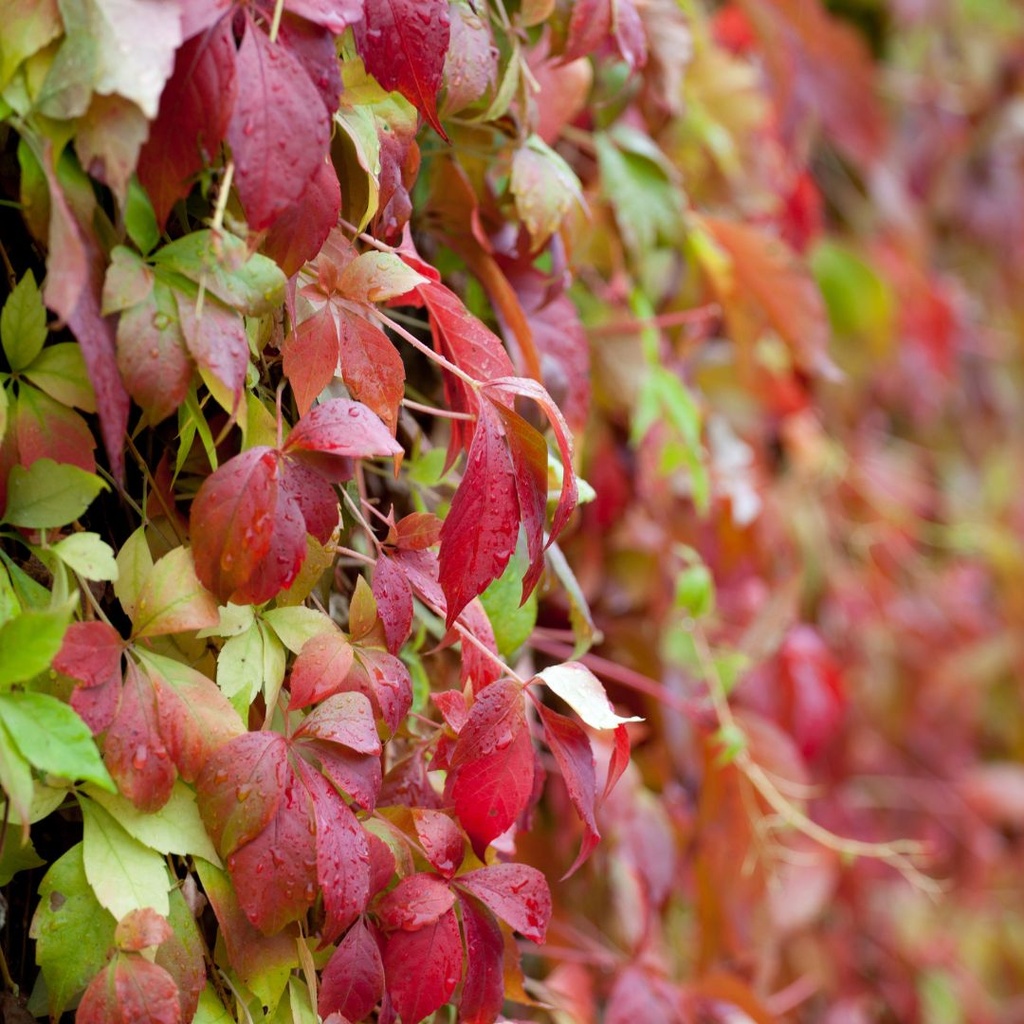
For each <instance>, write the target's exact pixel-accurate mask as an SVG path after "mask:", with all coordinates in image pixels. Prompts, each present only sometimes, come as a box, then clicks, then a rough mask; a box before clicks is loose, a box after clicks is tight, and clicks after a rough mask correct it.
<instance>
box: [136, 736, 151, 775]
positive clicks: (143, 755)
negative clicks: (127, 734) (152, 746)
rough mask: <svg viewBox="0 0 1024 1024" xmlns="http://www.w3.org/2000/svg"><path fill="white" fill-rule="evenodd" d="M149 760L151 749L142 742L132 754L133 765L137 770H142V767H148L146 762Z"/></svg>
mask: <svg viewBox="0 0 1024 1024" xmlns="http://www.w3.org/2000/svg"><path fill="white" fill-rule="evenodd" d="M148 760H149V750H148V749H147V748H146V747H144V746H143V745H142V744H141V743H140V744H139V745H138V746H137V747H136V748H135V753H134V754H132V767H133V768H134V769H135V770H136V771H137V772H141V771H142V769H143V768H145V767H146V762H147V761H148Z"/></svg>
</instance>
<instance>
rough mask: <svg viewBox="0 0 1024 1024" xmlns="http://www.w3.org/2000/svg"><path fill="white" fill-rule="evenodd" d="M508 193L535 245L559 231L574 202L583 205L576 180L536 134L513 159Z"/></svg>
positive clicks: (567, 166) (560, 158)
mask: <svg viewBox="0 0 1024 1024" xmlns="http://www.w3.org/2000/svg"><path fill="white" fill-rule="evenodd" d="M509 191H511V193H512V195H513V196H514V197H515V203H516V213H517V214H518V216H519V219H520V220H521V221H522V222H523V224H525V225H526V230H527V231H529V232H530V236H531V238H532V239H533V240H534V243H535V244H536V245H539V244H540V243H541V242H543V241H544V240H546V239H547V238H549V237H550V236H551V235H553V234H554V233H555V232H556V231H557V230H558V228H559V227H560V226H561V223H562V220H563V219H564V217H565V215H566V214H567V213H568V212H569V208H570V207H571V206H572V204H573V203H574V202H576V203H579V204H580V205H581V206H583V205H584V200H583V193H582V190H581V188H580V180H579V178H577V177H576V174H575V172H574V171H573V169H572V168H571V167H570V166H569V165H568V164H567V163H566V162H565V160H563V159H562V157H561V156H559V155H558V153H556V152H555V151H554V150H553V149H552V148H551V147H550V146H548V145H547V143H545V142H544V140H543V139H541V137H540V136H539V135H531V136H530V137H529V138H528V139H527V140H526V144H525V145H524V146H521V147H520V148H519V149H517V150H516V152H515V155H514V156H513V157H512V174H511V176H510V179H509Z"/></svg>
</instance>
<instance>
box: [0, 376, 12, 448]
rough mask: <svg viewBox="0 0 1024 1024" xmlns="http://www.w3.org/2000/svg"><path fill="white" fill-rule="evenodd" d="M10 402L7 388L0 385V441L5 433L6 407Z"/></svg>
mask: <svg viewBox="0 0 1024 1024" xmlns="http://www.w3.org/2000/svg"><path fill="white" fill-rule="evenodd" d="M9 404H10V403H9V402H8V399H7V388H4V387H0V441H3V439H4V435H5V434H6V433H7V407H8V405H9Z"/></svg>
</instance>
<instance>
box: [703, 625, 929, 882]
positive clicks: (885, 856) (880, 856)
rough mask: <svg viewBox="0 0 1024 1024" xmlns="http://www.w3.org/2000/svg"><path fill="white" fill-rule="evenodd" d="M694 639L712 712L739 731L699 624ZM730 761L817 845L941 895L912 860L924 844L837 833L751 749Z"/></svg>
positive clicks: (790, 823) (727, 726)
mask: <svg viewBox="0 0 1024 1024" xmlns="http://www.w3.org/2000/svg"><path fill="white" fill-rule="evenodd" d="M693 640H694V649H695V650H696V652H697V657H698V659H699V661H700V664H701V671H702V673H703V675H704V678H705V681H706V682H707V685H708V692H709V695H710V697H711V700H712V703H713V704H714V706H715V713H716V715H717V716H718V721H719V724H720V727H721V728H722V729H729V730H738V729H739V726H738V724H737V722H736V719H735V717H734V716H733V713H732V708H731V707H730V706H729V700H728V698H727V697H726V694H725V687H724V686H723V685H722V680H721V677H720V676H719V674H718V669H717V667H716V666H715V662H714V658H713V656H712V654H711V648H710V647H709V645H708V641H707V637H706V636H705V635H704V631H703V629H701V627H700V626H699V625H698V626H694V629H693ZM733 763H734V764H735V765H736V767H737V768H739V770H740V771H741V772H743V774H744V775H745V776H746V778H747V780H748V781H749V782H750V783H751V785H753V787H754V789H755V790H757V792H758V794H759V795H760V796H761V798H762V799H763V800H764V801H765V803H767V804H768V806H769V807H771V809H772V810H773V811H774V812H775V813H776V814H777V815H778V816H779V819H780V820H781V821H782V822H784V823H785V824H786V825H787V826H789V827H790V828H792V829H795V830H796V831H797V832H799V833H801V834H802V835H804V836H806V837H807V838H808V839H811V840H813V841H814V842H816V843H817V844H818V845H819V846H822V847H824V848H825V849H826V850H831V851H832V852H833V853H837V854H839V856H840V857H847V858H855V857H865V858H870V859H872V860H879V861H882V863H884V864H888V865H889V866H890V867H892V868H895V869H896V870H897V871H898V872H899V873H900V874H901V875H902V876H903V877H904V878H905V879H906V880H907V881H908V882H910V884H911V885H913V886H914V887H915V888H916V889H918V890H920V891H921V892H925V893H927V894H928V895H929V896H931V897H933V898H935V897H937V896H939V895H941V893H942V892H943V886H942V884H941V883H940V882H939V881H937V880H936V879H934V878H931V877H929V876H928V875H926V874H924V872H923V871H921V869H920V868H919V867H918V866H917V864H915V863H914V861H915V860H919V859H920V858H921V857H922V856H923V855H924V854H925V853H926V852H927V849H926V847H925V846H924V845H923V844H922V843H918V842H914V841H913V840H896V841H893V842H888V843H872V842H865V841H864V840H861V839H849V838H847V837H845V836H839V835H836V833H834V832H832V831H830V830H829V829H827V828H825V827H823V826H822V825H819V824H818V823H817V822H816V821H814V820H813V819H812V818H810V817H808V815H807V814H806V813H804V812H803V811H802V810H800V809H799V808H798V807H796V806H794V805H793V804H792V803H791V802H790V801H789V800H788V799H787V798H786V797H785V796H783V794H782V793H781V792H780V791H779V788H778V786H776V784H775V783H774V782H773V781H772V780H771V778H770V777H769V775H768V773H767V772H766V771H765V770H764V768H762V767H761V765H759V764H758V763H757V762H756V761H755V760H754V759H753V757H751V754H750V751H749V750H748V749H747V748H745V747H744V748H743V749H741V750H739V751H737V752H736V754H735V757H734V758H733Z"/></svg>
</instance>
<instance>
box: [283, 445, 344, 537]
mask: <svg viewBox="0 0 1024 1024" xmlns="http://www.w3.org/2000/svg"><path fill="white" fill-rule="evenodd" d="M281 461H282V467H281V468H282V472H281V484H280V487H281V492H282V493H283V494H286V495H287V496H288V497H289V499H290V500H293V501H294V503H295V505H296V506H297V507H298V509H299V512H300V513H301V515H302V519H303V521H304V522H305V524H306V532H307V533H311V534H312V535H313V536H314V537H315V538H316V539H317V540H318V541H320V543H321V544H326V543H327V541H328V540H330V537H331V534H332V533H334V530H335V528H336V527H337V525H338V497H337V495H336V494H335V493H334V488H333V487H331V485H330V484H329V483H328V482H327V481H326V480H325V479H324V478H323V477H322V476H321V475H320V474H319V473H318V472H317V471H316V470H315V469H311V468H310V467H309V466H307V465H305V463H303V462H299V460H298V459H294V458H289V457H288V456H285V457H284V458H283V459H282V460H281Z"/></svg>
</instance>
